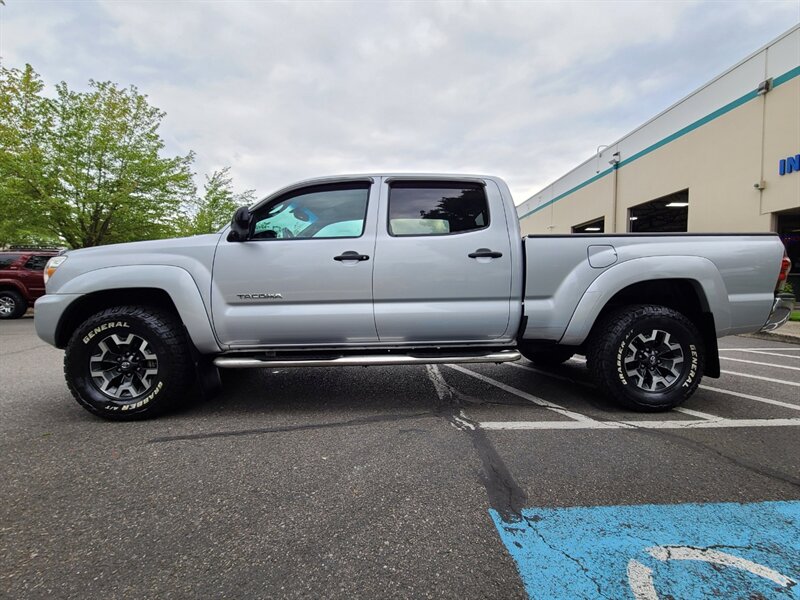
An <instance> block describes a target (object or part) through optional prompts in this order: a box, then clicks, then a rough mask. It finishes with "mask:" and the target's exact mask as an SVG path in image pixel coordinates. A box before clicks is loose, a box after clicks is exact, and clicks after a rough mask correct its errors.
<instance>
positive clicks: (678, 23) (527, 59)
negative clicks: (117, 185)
mask: <svg viewBox="0 0 800 600" xmlns="http://www.w3.org/2000/svg"><path fill="white" fill-rule="evenodd" d="M753 4H754V3H752V2H741V3H739V2H729V3H726V4H725V10H724V11H723V10H721V5H719V4H702V3H691V2H638V3H632V2H616V3H601V2H553V3H543V2H530V3H525V2H508V3H500V2H464V3H461V2H442V3H422V2H419V3H411V2H386V3H372V2H363V3H344V2H285V3H272V2H270V3H266V2H264V3H262V2H255V1H253V2H133V1H108V2H95V3H86V2H70V1H68V0H63V1H60V2H34V1H29V2H22V1H20V0H9V1H8V2H7V6H6V7H0V18H1V19H2V23H1V24H0V55H2V57H3V60H4V61H5V63H6V64H9V65H12V66H21V65H22V64H23V63H24V62H30V63H31V64H33V65H34V68H36V69H37V70H38V71H39V72H40V73H42V74H43V76H44V77H45V80H46V81H47V82H48V83H54V82H56V81H59V80H62V79H63V80H67V81H68V82H69V83H70V85H73V86H74V87H82V86H84V85H85V83H86V81H88V79H90V78H94V79H111V80H113V81H117V82H118V83H121V84H129V83H133V84H136V85H137V86H138V87H139V88H140V89H141V90H142V91H144V92H146V93H148V94H149V95H150V98H151V100H152V102H153V103H154V104H155V105H157V106H159V107H160V108H162V109H164V110H165V111H166V112H167V117H166V119H165V120H164V124H163V127H162V135H163V136H164V138H165V139H166V140H167V143H168V149H169V150H170V151H171V152H174V153H185V152H187V151H188V150H190V149H191V150H194V151H195V152H196V153H197V168H198V170H199V171H200V172H208V171H210V170H211V169H213V168H216V167H220V166H223V165H231V166H232V173H233V175H234V178H235V182H236V184H237V185H238V186H239V187H242V188H244V187H252V188H255V189H256V190H257V191H258V192H259V193H264V194H265V193H268V192H270V191H271V190H273V189H275V188H276V187H278V186H280V185H281V184H284V183H289V182H291V181H293V180H296V179H300V178H303V177H308V176H315V175H322V174H330V173H337V172H359V171H381V170H392V171H397V170H399V171H456V172H457V171H465V172H466V171H471V172H484V173H493V174H498V175H500V176H503V177H505V178H506V179H507V180H508V181H509V184H510V186H511V188H512V191H513V192H514V194H515V198H516V200H517V201H518V202H520V201H522V200H524V199H525V198H527V197H528V196H530V195H531V194H532V193H534V192H536V191H537V190H538V189H539V188H541V187H543V186H544V185H546V184H547V183H549V182H550V181H552V180H553V179H555V178H556V177H558V176H559V175H561V174H562V173H563V172H565V171H566V170H568V169H569V168H571V167H572V166H574V165H576V164H578V163H579V162H582V161H583V160H584V159H586V158H587V157H589V156H590V155H591V154H592V153H593V152H594V150H595V148H596V147H597V146H598V145H599V144H604V143H609V142H610V141H613V139H615V138H617V137H620V136H621V135H622V134H624V133H626V132H627V131H628V130H630V129H631V128H633V127H635V126H636V125H638V124H639V123H641V122H643V121H645V120H646V119H647V118H649V117H650V116H652V115H654V114H656V113H658V112H659V111H660V110H662V109H663V108H665V107H666V106H668V105H669V104H670V103H672V102H673V101H675V100H677V99H678V98H679V97H681V96H682V95H684V94H685V93H686V92H688V91H689V90H691V89H692V88H694V87H697V86H698V85H700V84H702V83H704V82H705V81H706V80H707V79H709V78H710V77H712V76H714V75H715V74H717V73H718V72H719V71H721V70H722V69H724V68H726V67H728V66H730V65H731V64H733V63H734V62H736V61H737V60H738V59H740V58H742V57H743V56H744V55H746V54H748V53H749V52H751V51H752V50H755V49H756V48H757V47H758V46H760V45H762V44H763V43H765V42H766V41H768V40H769V39H771V38H772V37H774V36H776V35H778V34H779V33H781V32H782V31H783V30H785V29H786V28H787V23H788V24H791V22H792V19H795V17H793V16H792V11H795V12H796V11H797V5H796V3H792V2H788V3H787V2H784V3H781V2H777V3H769V2H767V3H760V4H758V6H756V8H753ZM795 20H796V19H795Z"/></svg>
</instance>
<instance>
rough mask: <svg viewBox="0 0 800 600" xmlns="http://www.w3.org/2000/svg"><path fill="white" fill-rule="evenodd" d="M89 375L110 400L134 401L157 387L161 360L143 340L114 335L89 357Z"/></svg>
mask: <svg viewBox="0 0 800 600" xmlns="http://www.w3.org/2000/svg"><path fill="white" fill-rule="evenodd" d="M89 374H90V375H91V377H92V382H93V383H94V385H95V387H97V389H98V390H100V391H101V392H102V393H103V394H105V395H106V396H109V397H110V398H113V399H114V400H130V399H132V398H136V397H137V396H141V395H142V394H144V393H146V392H147V391H148V390H150V388H151V387H153V384H154V383H155V380H156V377H157V376H158V357H157V356H156V355H155V353H154V352H153V351H152V350H151V349H150V344H149V343H148V342H147V340H145V339H144V338H143V337H141V336H139V335H136V334H135V333H129V334H128V335H127V336H122V335H119V334H116V333H113V334H111V335H109V336H106V337H105V338H103V339H102V340H101V341H100V342H99V343H98V344H97V350H96V352H95V353H94V354H93V355H92V356H90V357H89Z"/></svg>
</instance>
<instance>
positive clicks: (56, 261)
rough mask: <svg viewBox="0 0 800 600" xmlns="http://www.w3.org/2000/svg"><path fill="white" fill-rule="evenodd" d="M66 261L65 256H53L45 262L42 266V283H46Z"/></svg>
mask: <svg viewBox="0 0 800 600" xmlns="http://www.w3.org/2000/svg"><path fill="white" fill-rule="evenodd" d="M65 260H67V257H66V256H54V257H53V258H51V259H50V260H48V261H47V264H46V265H45V266H44V282H45V283H47V282H48V281H49V280H50V278H51V277H52V276H53V273H55V272H56V269H57V268H58V267H60V266H61V264H62V263H63V262H64V261H65Z"/></svg>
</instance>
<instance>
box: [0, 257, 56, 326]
mask: <svg viewBox="0 0 800 600" xmlns="http://www.w3.org/2000/svg"><path fill="white" fill-rule="evenodd" d="M56 254H58V250H57V249H52V248H50V249H40V248H17V247H12V248H11V249H10V250H8V251H2V252H0V319H19V318H20V317H21V316H22V315H24V314H25V312H26V311H27V310H28V308H29V307H31V306H33V303H34V302H35V301H36V299H37V298H39V296H42V295H43V294H44V266H45V264H46V263H47V261H48V260H50V259H51V258H52V257H53V256H55V255H56Z"/></svg>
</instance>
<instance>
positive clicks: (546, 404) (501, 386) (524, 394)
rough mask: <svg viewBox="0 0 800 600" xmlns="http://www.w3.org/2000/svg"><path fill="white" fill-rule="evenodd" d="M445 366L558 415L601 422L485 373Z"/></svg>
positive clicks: (584, 420) (583, 420)
mask: <svg viewBox="0 0 800 600" xmlns="http://www.w3.org/2000/svg"><path fill="white" fill-rule="evenodd" d="M445 366H447V367H450V368H451V369H455V370H456V371H458V372H460V373H463V374H464V375H469V376H470V377H474V378H475V379H478V380H480V381H483V382H484V383H488V384H489V385H493V386H495V387H496V388H499V389H501V390H503V391H504V392H508V393H509V394H513V395H515V396H519V397H520V398H524V399H525V400H527V401H528V402H532V403H533V404H536V405H537V406H541V407H543V408H546V409H548V410H552V411H553V412H556V413H558V414H560V415H563V416H565V417H569V418H570V419H574V420H575V421H582V422H588V423H597V424H599V425H602V424H603V423H602V422H601V421H595V420H594V419H591V418H589V417H587V416H585V415H582V414H580V413H576V412H573V411H571V410H568V409H566V408H564V407H563V406H559V405H558V404H554V403H552V402H548V401H547V400H545V399H543V398H539V397H538V396H534V395H532V394H529V393H527V392H523V391H522V390H518V389H517V388H513V387H511V386H510V385H506V384H505V383H501V382H499V381H497V380H496V379H492V378H490V377H486V376H485V375H481V374H480V373H476V372H475V371H470V370H469V369H465V368H464V367H460V366H458V365H451V364H448V365H445Z"/></svg>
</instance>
